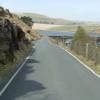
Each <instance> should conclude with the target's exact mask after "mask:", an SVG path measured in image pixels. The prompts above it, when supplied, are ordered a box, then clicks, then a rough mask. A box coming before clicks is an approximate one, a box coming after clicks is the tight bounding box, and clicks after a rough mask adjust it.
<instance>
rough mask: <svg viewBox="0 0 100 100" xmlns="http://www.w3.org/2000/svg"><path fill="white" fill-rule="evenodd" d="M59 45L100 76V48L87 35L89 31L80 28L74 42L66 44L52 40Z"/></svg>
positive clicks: (57, 39)
mask: <svg viewBox="0 0 100 100" xmlns="http://www.w3.org/2000/svg"><path fill="white" fill-rule="evenodd" d="M50 40H52V41H53V42H54V43H56V44H57V45H60V46H61V47H63V48H65V49H67V50H68V51H69V52H71V53H72V54H73V55H75V56H77V57H78V58H79V59H80V60H81V61H83V62H84V63H85V64H87V65H88V66H89V67H90V68H91V69H93V70H94V71H95V72H96V73H98V74H100V46H98V45H97V44H96V40H95V39H94V38H93V37H91V36H89V34H87V31H86V30H85V29H84V28H83V27H81V26H79V27H78V28H77V31H76V33H75V35H74V37H73V39H72V42H70V43H69V44H65V43H64V41H63V40H62V39H61V38H52V39H50Z"/></svg>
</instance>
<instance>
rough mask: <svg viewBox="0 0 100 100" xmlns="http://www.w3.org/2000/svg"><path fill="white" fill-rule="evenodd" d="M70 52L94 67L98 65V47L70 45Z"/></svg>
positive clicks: (99, 62)
mask: <svg viewBox="0 0 100 100" xmlns="http://www.w3.org/2000/svg"><path fill="white" fill-rule="evenodd" d="M71 50H73V51H74V52H75V53H77V54H78V55H82V56H84V57H85V58H86V59H87V60H91V61H93V62H94V64H95V65H97V64H100V46H97V45H96V44H92V43H87V44H80V43H72V44H71Z"/></svg>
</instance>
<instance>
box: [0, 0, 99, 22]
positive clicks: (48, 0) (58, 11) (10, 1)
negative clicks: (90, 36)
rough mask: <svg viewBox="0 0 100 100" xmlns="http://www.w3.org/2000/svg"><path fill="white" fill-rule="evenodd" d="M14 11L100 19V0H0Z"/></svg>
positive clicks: (59, 16) (79, 18)
mask: <svg viewBox="0 0 100 100" xmlns="http://www.w3.org/2000/svg"><path fill="white" fill-rule="evenodd" d="M0 5H2V6H4V7H5V8H9V9H10V10H11V11H13V12H33V13H40V14H44V15H47V16H50V17H58V18H65V19H70V20H85V21H87V20H88V21H89V20H90V21H100V0H0Z"/></svg>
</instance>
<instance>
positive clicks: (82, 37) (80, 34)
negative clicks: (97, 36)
mask: <svg viewBox="0 0 100 100" xmlns="http://www.w3.org/2000/svg"><path fill="white" fill-rule="evenodd" d="M88 39H89V36H88V34H87V33H86V31H85V30H84V28H83V27H81V26H79V27H78V29H77V31H76V33H75V35H74V37H73V41H75V42H85V43H86V42H87V41H88Z"/></svg>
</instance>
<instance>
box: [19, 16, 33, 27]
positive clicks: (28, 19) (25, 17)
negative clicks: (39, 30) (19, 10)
mask: <svg viewBox="0 0 100 100" xmlns="http://www.w3.org/2000/svg"><path fill="white" fill-rule="evenodd" d="M20 19H21V20H22V21H23V22H24V23H25V24H27V25H28V26H32V25H33V21H32V18H31V17H29V16H22V17H21V18H20Z"/></svg>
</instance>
